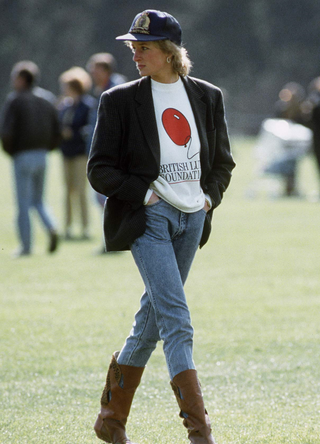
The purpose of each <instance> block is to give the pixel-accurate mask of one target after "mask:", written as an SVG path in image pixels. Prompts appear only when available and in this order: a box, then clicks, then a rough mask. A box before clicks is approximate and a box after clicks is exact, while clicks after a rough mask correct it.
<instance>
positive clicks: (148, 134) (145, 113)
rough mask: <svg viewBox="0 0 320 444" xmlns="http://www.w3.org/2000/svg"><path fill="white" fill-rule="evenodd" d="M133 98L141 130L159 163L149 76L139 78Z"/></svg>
mask: <svg viewBox="0 0 320 444" xmlns="http://www.w3.org/2000/svg"><path fill="white" fill-rule="evenodd" d="M135 100H136V102H137V104H138V106H137V114H138V119H139V122H140V125H141V128H142V131H143V133H144V136H145V138H146V141H147V143H148V145H149V148H150V150H151V152H152V153H153V156H154V158H155V160H156V162H157V165H160V142H159V135H158V128H157V122H156V115H155V112H154V106H153V99H152V93H151V79H150V78H149V77H143V78H142V79H141V80H140V83H139V87H138V91H137V93H136V96H135Z"/></svg>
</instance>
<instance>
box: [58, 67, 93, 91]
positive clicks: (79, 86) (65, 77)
mask: <svg viewBox="0 0 320 444" xmlns="http://www.w3.org/2000/svg"><path fill="white" fill-rule="evenodd" d="M59 82H60V84H61V85H69V86H70V87H71V88H72V89H73V90H74V91H76V92H77V93H78V94H85V93H87V92H88V91H89V90H90V89H91V87H92V80H91V77H90V75H89V74H88V73H87V71H85V70H84V69H83V68H81V67H80V66H73V67H72V68H70V69H68V70H67V71H64V72H63V73H62V74H61V75H60V77H59Z"/></svg>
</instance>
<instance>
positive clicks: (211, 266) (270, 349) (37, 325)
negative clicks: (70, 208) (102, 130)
mask: <svg viewBox="0 0 320 444" xmlns="http://www.w3.org/2000/svg"><path fill="white" fill-rule="evenodd" d="M252 143H253V142H252V141H250V140H245V139H236V140H234V141H233V150H234V154H235V159H236V161H237V164H238V166H237V168H236V170H235V172H234V178H233V181H232V183H231V186H230V189H229V190H228V192H227V194H226V196H225V199H224V201H223V204H222V205H221V207H220V208H219V209H218V210H217V211H216V213H215V217H214V225H213V233H212V236H211V239H210V242H209V244H208V245H207V246H206V247H205V248H203V249H202V250H200V251H199V252H198V255H197V257H196V260H195V263H194V267H193V269H192V272H191V274H190V277H189V281H188V283H187V285H186V292H187V296H188V300H189V305H190V309H191V313H192V319H193V324H194V327H195V361H196V364H197V368H198V373H199V377H200V380H201V382H202V386H203V392H204V397H205V402H206V407H207V410H208V411H209V413H210V417H211V421H212V425H213V432H214V435H215V437H216V440H217V442H218V443H219V444H227V443H229V444H238V443H250V444H255V443H257V444H258V443H259V444H263V443H270V444H280V443H281V444H282V443H288V444H289V443H290V444H311V443H312V444H316V443H320V362H319V358H320V312H319V309H320V236H319V231H320V224H319V221H320V204H319V202H312V201H310V200H307V199H276V200H272V199H268V198H267V196H266V195H265V194H263V193H261V194H258V196H257V197H256V198H255V199H248V198H246V191H247V189H248V188H250V186H251V184H252V183H253V179H254V174H253V160H252ZM0 161H1V178H0V185H1V186H0V203H1V205H0V218H1V234H0V267H1V268H0V269H1V279H0V295H1V296H0V297H1V311H0V334H1V350H0V353H1V362H0V365H1V369H0V372H1V381H0V387H1V389H0V390H1V392H0V397H1V403H0V443H1V444H44V443H46V444H60V443H61V444H64V443H67V444H71V443H72V444H74V443H79V444H80V443H81V444H89V443H90V444H91V443H97V442H98V440H97V438H96V437H95V434H94V432H93V430H92V426H93V423H94V421H95V417H96V413H97V411H98V408H99V399H100V395H101V391H102V388H103V384H104V378H105V373H106V370H107V366H108V364H109V360H110V356H111V353H112V352H113V351H114V350H117V349H119V348H120V347H121V345H122V343H123V341H124V339H125V337H126V335H127V334H128V332H129V329H130V325H131V323H132V319H133V314H134V312H135V310H136V309H137V307H138V303H139V297H140V294H141V292H142V290H143V286H142V282H141V280H140V277H139V274H138V272H137V270H136V268H135V265H134V263H133V260H132V258H131V256H130V253H122V254H116V255H104V256H96V255H94V254H93V251H94V249H95V248H97V247H98V246H99V245H100V231H101V229H100V214H99V212H98V210H97V208H96V207H95V206H94V205H92V218H93V232H94V239H93V240H92V242H69V243H62V244H61V248H60V249H59V251H58V252H57V253H56V254H54V255H52V256H49V255H47V254H46V253H45V249H46V239H45V237H44V233H43V232H42V230H41V228H40V226H39V224H38V222H37V223H36V229H35V252H34V255H33V256H32V257H29V258H22V259H19V260H13V259H12V258H11V252H12V250H14V248H15V247H16V236H15V231H14V223H13V220H14V204H13V193H12V184H11V170H10V162H9V159H8V158H7V157H5V156H4V155H3V154H2V153H1V155H0ZM59 168H60V159H59V156H58V154H57V153H53V154H51V157H50V169H49V177H48V193H47V194H48V201H49V202H50V205H51V206H52V208H53V210H54V213H55V214H56V216H57V218H58V220H59V221H60V222H61V221H62V203H61V200H62V195H63V192H62V186H61V183H60V181H61V179H60V177H61V174H60V171H59ZM299 183H300V187H301V189H302V191H303V192H304V193H305V194H308V195H312V193H313V190H317V189H318V185H319V183H318V177H317V173H316V170H315V166H314V164H313V162H312V159H310V158H306V159H305V160H304V161H303V162H302V164H301V166H300V169H299ZM128 433H129V436H130V437H131V439H132V440H133V441H134V442H138V443H139V444H147V443H153V444H160V443H161V444H173V443H179V444H183V443H187V439H186V432H185V430H184V428H183V426H182V424H181V420H180V418H179V417H178V407H177V405H176V402H175V399H174V395H173V393H172V391H171V388H170V385H169V378H168V374H167V370H166V366H165V361H164V358H163V353H162V348H161V344H159V346H158V348H157V350H156V351H155V353H154V355H153V356H152V358H151V360H150V362H149V364H148V366H147V369H146V371H145V373H144V377H143V381H142V384H141V385H140V387H139V389H138V391H137V394H136V397H135V400H134V404H133V407H132V412H131V415H130V418H129V423H128Z"/></svg>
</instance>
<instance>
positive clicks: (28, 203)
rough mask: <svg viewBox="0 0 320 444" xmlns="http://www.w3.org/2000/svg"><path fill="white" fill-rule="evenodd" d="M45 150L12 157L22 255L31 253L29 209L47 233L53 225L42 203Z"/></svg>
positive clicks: (53, 227)
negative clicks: (35, 212)
mask: <svg viewBox="0 0 320 444" xmlns="http://www.w3.org/2000/svg"><path fill="white" fill-rule="evenodd" d="M46 156H47V150H30V151H22V152H21V153H18V154H16V155H15V156H14V161H13V165H14V175H15V182H16V197H17V205H18V214H17V226H18V233H19V237H20V241H21V246H22V250H23V252H24V253H30V251H31V224H30V214H29V212H30V209H31V208H32V207H34V208H35V209H36V210H37V212H38V213H39V216H40V218H41V220H42V222H43V224H44V226H45V227H46V228H47V230H48V231H53V230H55V223H54V221H53V219H52V217H51V215H50V213H49V211H48V209H47V208H46V206H45V205H44V203H43V192H44V184H45V173H46Z"/></svg>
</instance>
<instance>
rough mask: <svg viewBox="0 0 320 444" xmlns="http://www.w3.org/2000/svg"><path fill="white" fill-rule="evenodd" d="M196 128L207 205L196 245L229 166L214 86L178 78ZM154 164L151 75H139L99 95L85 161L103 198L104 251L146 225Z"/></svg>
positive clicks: (122, 245)
mask: <svg viewBox="0 0 320 444" xmlns="http://www.w3.org/2000/svg"><path fill="white" fill-rule="evenodd" d="M182 81H183V83H184V85H185V88H186V91H187V94H188V97H189V100H190V104H191V107H192V110H193V113H194V117H195V121H196V125H197V128H198V132H199V137H200V143H201V151H200V162H201V171H202V173H201V186H202V189H203V191H204V192H205V193H206V194H209V195H210V197H211V199H212V203H213V207H212V209H211V210H210V211H209V212H208V213H207V217H206V221H205V224H204V230H203V234H202V239H201V242H200V247H202V246H203V245H204V244H205V243H206V242H207V240H208V238H209V235H210V231H211V219H212V212H213V209H214V208H216V207H217V206H218V205H219V204H220V202H221V199H222V195H223V192H224V191H225V190H226V188H227V187H228V185H229V182H230V178H231V171H232V169H233V168H234V167H235V163H234V161H233V158H232V155H231V152H230V145H229V138H228V133H227V127H226V121H225V115H224V106H223V99H222V94H221V91H220V89H219V88H217V87H215V86H213V85H211V84H210V83H207V82H205V81H202V80H199V79H195V78H192V77H182ZM159 168H160V144H159V137H158V130H157V124H156V117H155V111H154V106H153V100H152V92H151V80H150V78H149V77H143V78H141V79H139V80H136V81H133V82H129V83H125V84H122V85H119V86H116V87H115V88H112V89H110V90H108V91H105V92H104V93H103V94H102V96H101V99H100V105H99V111H98V119H97V125H96V128H95V132H94V136H93V140H92V145H91V150H90V154H89V161H88V178H89V181H90V183H91V185H92V187H93V188H94V189H95V190H96V191H98V192H99V193H101V194H104V195H105V196H107V197H108V199H107V201H106V206H105V212H104V233H105V240H106V247H107V250H109V251H116V250H126V249H129V248H130V245H131V244H132V242H133V241H134V240H135V239H136V238H138V237H139V236H141V235H142V234H143V233H144V231H145V228H146V220H145V206H144V205H143V201H144V198H145V195H146V192H147V190H148V188H149V185H150V184H151V182H153V181H154V180H156V179H157V177H158V175H159Z"/></svg>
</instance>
